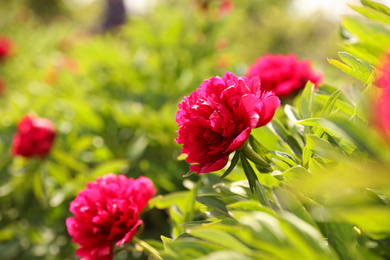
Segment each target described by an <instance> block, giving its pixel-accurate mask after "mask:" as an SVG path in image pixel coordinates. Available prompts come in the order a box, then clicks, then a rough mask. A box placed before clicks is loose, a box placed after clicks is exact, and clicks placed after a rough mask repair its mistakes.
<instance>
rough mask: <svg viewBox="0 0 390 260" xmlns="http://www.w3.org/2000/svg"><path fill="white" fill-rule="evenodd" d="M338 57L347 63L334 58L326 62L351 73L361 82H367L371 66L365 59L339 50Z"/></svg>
mask: <svg viewBox="0 0 390 260" xmlns="http://www.w3.org/2000/svg"><path fill="white" fill-rule="evenodd" d="M339 57H340V58H341V59H342V60H343V61H344V62H345V63H346V64H347V65H346V64H344V63H341V62H339V61H336V60H332V59H329V60H328V62H329V63H330V64H332V65H334V66H336V67H338V68H340V69H341V70H342V71H344V72H345V73H348V74H350V75H352V76H353V77H355V78H357V79H358V80H360V81H362V82H363V83H365V84H367V83H369V79H371V77H370V76H371V72H372V68H371V66H370V65H369V64H367V63H366V62H365V61H363V60H360V59H358V58H356V57H354V56H353V55H351V54H349V53H347V52H339Z"/></svg>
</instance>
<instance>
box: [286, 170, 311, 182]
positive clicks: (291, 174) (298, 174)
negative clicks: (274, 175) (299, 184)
mask: <svg viewBox="0 0 390 260" xmlns="http://www.w3.org/2000/svg"><path fill="white" fill-rule="evenodd" d="M280 176H282V177H283V179H284V182H285V183H287V184H288V183H291V182H293V181H295V180H299V179H301V178H305V177H307V176H311V174H310V172H308V171H307V170H306V169H305V168H303V167H302V166H295V167H292V168H290V169H288V170H287V171H285V172H283V173H282V174H280Z"/></svg>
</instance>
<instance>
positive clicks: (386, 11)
mask: <svg viewBox="0 0 390 260" xmlns="http://www.w3.org/2000/svg"><path fill="white" fill-rule="evenodd" d="M361 2H362V4H363V5H364V6H367V7H371V8H372V9H374V10H377V11H378V12H381V13H382V14H385V15H388V16H390V9H389V8H388V7H387V6H385V5H382V4H379V3H376V2H373V1H369V0H361Z"/></svg>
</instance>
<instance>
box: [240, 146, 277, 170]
mask: <svg viewBox="0 0 390 260" xmlns="http://www.w3.org/2000/svg"><path fill="white" fill-rule="evenodd" d="M242 152H243V153H244V154H245V157H246V158H248V159H249V160H251V161H252V162H253V163H255V164H257V165H260V166H261V167H264V168H271V166H270V165H269V164H268V163H267V162H266V161H264V159H263V158H261V157H260V155H258V154H257V153H256V152H255V151H253V149H252V147H250V146H249V145H247V146H246V147H245V149H244V150H242Z"/></svg>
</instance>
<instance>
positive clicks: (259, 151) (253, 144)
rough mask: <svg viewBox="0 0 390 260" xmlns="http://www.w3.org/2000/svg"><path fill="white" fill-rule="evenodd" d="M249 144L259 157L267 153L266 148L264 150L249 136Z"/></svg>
mask: <svg viewBox="0 0 390 260" xmlns="http://www.w3.org/2000/svg"><path fill="white" fill-rule="evenodd" d="M249 144H250V145H251V146H252V148H253V150H255V152H256V153H258V154H259V155H263V154H267V153H268V150H267V148H265V147H264V146H263V145H262V144H261V143H260V142H259V141H258V140H257V139H256V138H255V137H254V136H253V135H249Z"/></svg>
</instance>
